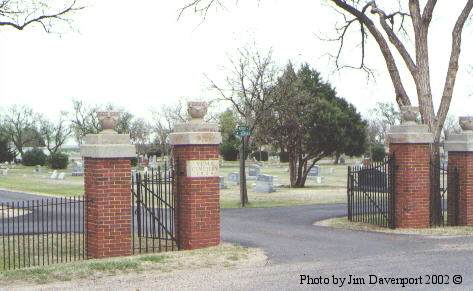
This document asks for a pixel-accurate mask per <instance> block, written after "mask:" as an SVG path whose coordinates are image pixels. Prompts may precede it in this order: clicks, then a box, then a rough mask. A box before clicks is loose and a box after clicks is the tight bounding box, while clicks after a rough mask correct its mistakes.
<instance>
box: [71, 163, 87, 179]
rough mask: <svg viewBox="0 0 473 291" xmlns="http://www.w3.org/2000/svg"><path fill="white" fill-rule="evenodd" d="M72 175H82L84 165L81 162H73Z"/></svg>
mask: <svg viewBox="0 0 473 291" xmlns="http://www.w3.org/2000/svg"><path fill="white" fill-rule="evenodd" d="M72 176H84V166H83V164H82V163H81V162H74V164H73V166H72Z"/></svg>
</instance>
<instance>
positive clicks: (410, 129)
mask: <svg viewBox="0 0 473 291" xmlns="http://www.w3.org/2000/svg"><path fill="white" fill-rule="evenodd" d="M418 115H419V107H415V106H401V124H400V125H394V126H391V128H390V129H389V133H388V141H389V143H407V144H425V143H429V144H430V143H433V141H434V136H433V134H432V133H431V132H430V131H429V127H428V126H427V125H425V124H418V123H417V116H418Z"/></svg>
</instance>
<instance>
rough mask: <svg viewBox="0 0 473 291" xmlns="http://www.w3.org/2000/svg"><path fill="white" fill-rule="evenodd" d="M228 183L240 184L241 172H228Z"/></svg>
mask: <svg viewBox="0 0 473 291" xmlns="http://www.w3.org/2000/svg"><path fill="white" fill-rule="evenodd" d="M227 178H228V183H231V184H232V185H240V173H238V172H232V173H229V174H228V177H227Z"/></svg>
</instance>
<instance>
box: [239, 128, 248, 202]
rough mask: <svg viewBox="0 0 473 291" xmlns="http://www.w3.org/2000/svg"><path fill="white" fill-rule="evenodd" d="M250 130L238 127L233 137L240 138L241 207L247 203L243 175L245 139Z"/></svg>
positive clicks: (244, 175) (244, 177) (244, 176)
mask: <svg viewBox="0 0 473 291" xmlns="http://www.w3.org/2000/svg"><path fill="white" fill-rule="evenodd" d="M250 133H251V131H250V128H249V127H248V126H246V125H239V126H238V127H237V128H236V129H235V135H236V136H237V137H239V138H241V146H240V203H241V207H245V206H246V204H247V203H248V192H247V188H246V173H245V152H246V149H245V139H246V137H248V136H250Z"/></svg>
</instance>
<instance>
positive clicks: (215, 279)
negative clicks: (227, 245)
mask: <svg viewBox="0 0 473 291" xmlns="http://www.w3.org/2000/svg"><path fill="white" fill-rule="evenodd" d="M12 195H13V196H12ZM15 195H17V196H15ZM24 195H25V194H12V193H11V192H9V193H4V192H0V202H2V201H6V200H7V199H9V201H11V200H17V199H18V200H21V199H24V198H26V197H29V198H27V199H34V198H35V197H34V196H31V195H28V196H24ZM345 208H346V205H343V204H336V205H311V206H295V207H277V208H260V209H257V208H249V209H223V210H222V240H224V241H227V242H233V243H238V244H241V245H244V246H251V247H259V248H262V249H263V250H264V251H265V252H266V254H267V255H268V257H269V262H268V264H267V265H266V266H265V267H258V268H248V269H239V270H221V271H219V272H215V271H212V270H208V271H207V270H200V271H198V272H191V273H186V276H185V278H182V277H179V276H182V274H177V275H176V276H178V277H176V276H174V275H170V276H168V277H166V278H165V279H164V281H160V282H155V283H156V284H158V283H159V284H158V285H159V286H172V288H176V289H178V290H182V289H205V290H210V289H223V290H230V289H233V290H234V289H239V290H293V289H295V288H300V287H308V288H318V289H339V287H337V286H336V285H334V284H333V277H332V276H335V277H340V278H342V277H343V278H347V281H345V285H344V287H350V289H353V290H365V289H366V287H374V288H376V289H379V290H384V289H386V287H391V288H395V289H398V288H399V289H400V288H401V286H400V285H388V286H386V285H379V284H375V285H369V284H368V283H369V278H370V277H369V276H370V275H376V276H378V277H382V276H384V277H393V278H397V277H400V278H404V277H406V278H417V277H419V276H422V278H423V281H422V285H407V287H406V288H404V290H406V289H407V290H410V289H422V290H438V289H450V290H451V289H455V290H473V268H472V263H471V262H472V261H473V237H447V238H445V237H444V238H441V237H426V236H415V235H399V234H383V233H372V232H363V231H350V230H337V229H332V228H327V227H322V226H314V225H313V222H314V221H317V220H322V219H326V218H329V217H335V216H344V215H346V210H345ZM301 275H306V276H310V277H311V278H318V277H319V276H321V277H322V278H328V280H329V282H330V283H329V284H318V285H306V284H302V285H301V284H300V281H301ZM350 275H352V276H357V277H359V278H364V279H365V283H366V284H365V285H353V284H351V285H348V279H349V277H350ZM428 275H446V276H442V279H443V280H444V281H445V280H446V279H448V284H442V285H431V284H429V285H426V282H427V280H428V277H427V276H428ZM455 275H460V276H461V279H462V282H461V284H458V285H455V284H454V283H453V276H455ZM447 276H448V277H447ZM456 278H457V279H458V277H456ZM168 280H169V282H167V281H168ZM167 283H169V285H167ZM149 284H150V285H149V287H152V286H155V285H154V283H153V282H152V281H150V282H149ZM161 284H164V285H161ZM158 285H156V286H158Z"/></svg>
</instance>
